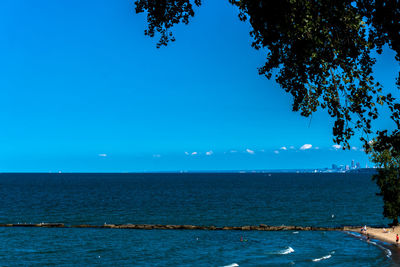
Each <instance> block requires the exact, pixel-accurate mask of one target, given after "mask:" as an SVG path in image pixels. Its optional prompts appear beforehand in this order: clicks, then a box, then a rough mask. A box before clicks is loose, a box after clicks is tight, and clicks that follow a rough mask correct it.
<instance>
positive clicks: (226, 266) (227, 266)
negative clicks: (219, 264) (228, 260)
mask: <svg viewBox="0 0 400 267" xmlns="http://www.w3.org/2000/svg"><path fill="white" fill-rule="evenodd" d="M238 266H239V264H237V263H232V264H229V265H225V266H223V267H238Z"/></svg>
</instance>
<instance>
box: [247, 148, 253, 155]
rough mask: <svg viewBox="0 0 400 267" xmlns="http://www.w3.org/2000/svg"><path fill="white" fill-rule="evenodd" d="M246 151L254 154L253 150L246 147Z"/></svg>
mask: <svg viewBox="0 0 400 267" xmlns="http://www.w3.org/2000/svg"><path fill="white" fill-rule="evenodd" d="M246 152H247V153H249V154H254V150H251V149H248V148H247V149H246Z"/></svg>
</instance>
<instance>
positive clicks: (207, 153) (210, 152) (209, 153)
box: [206, 150, 214, 156]
mask: <svg viewBox="0 0 400 267" xmlns="http://www.w3.org/2000/svg"><path fill="white" fill-rule="evenodd" d="M212 154H214V152H213V151H212V150H210V151H207V152H206V155H207V156H211V155H212Z"/></svg>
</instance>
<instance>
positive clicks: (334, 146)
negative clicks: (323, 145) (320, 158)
mask: <svg viewBox="0 0 400 267" xmlns="http://www.w3.org/2000/svg"><path fill="white" fill-rule="evenodd" d="M332 147H333V148H334V149H336V150H338V149H340V148H341V146H340V145H333V146H332Z"/></svg>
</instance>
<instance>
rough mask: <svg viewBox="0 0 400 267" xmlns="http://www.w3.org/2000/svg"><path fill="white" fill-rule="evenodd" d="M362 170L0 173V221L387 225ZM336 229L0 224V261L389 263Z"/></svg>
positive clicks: (385, 252) (380, 250)
mask: <svg viewBox="0 0 400 267" xmlns="http://www.w3.org/2000/svg"><path fill="white" fill-rule="evenodd" d="M376 192H378V189H377V187H376V185H375V184H374V182H373V181H371V175H369V174H318V173H317V174H296V173H270V174H268V173H241V174H239V173H182V174H180V173H158V174H72V173H71V174H0V199H1V201H0V223H40V222H51V223H57V222H62V223H65V224H66V225H76V224H95V225H103V224H104V223H107V224H127V223H133V224H192V225H215V226H243V225H259V224H267V225H299V226H343V225H365V224H366V225H375V226H382V225H387V223H388V222H389V221H387V220H386V219H385V218H383V216H382V200H381V198H380V197H379V196H376ZM399 263H400V254H399V252H398V251H397V250H396V249H393V248H392V247H390V246H389V245H388V244H385V243H382V242H379V241H377V240H372V242H366V240H365V239H363V238H362V237H361V236H359V235H356V234H351V233H346V232H336V231H334V232H324V231H315V232H314V231H313V232H311V231H310V232H302V231H299V232H297V231H281V232H262V231H202V230H133V229H86V228H20V227H16V228H8V227H6V228H0V266H15V265H19V266H20V265H22V266H24V265H27V266H30V265H37V266H39V265H40V266H42V265H57V266H69V265H74V266H93V265H94V266H96V265H99V266H101V265H106V266H107V265H116V266H286V265H287V266H291V265H296V266H297V265H298V266H314V265H315V266H392V265H396V264H399Z"/></svg>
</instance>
